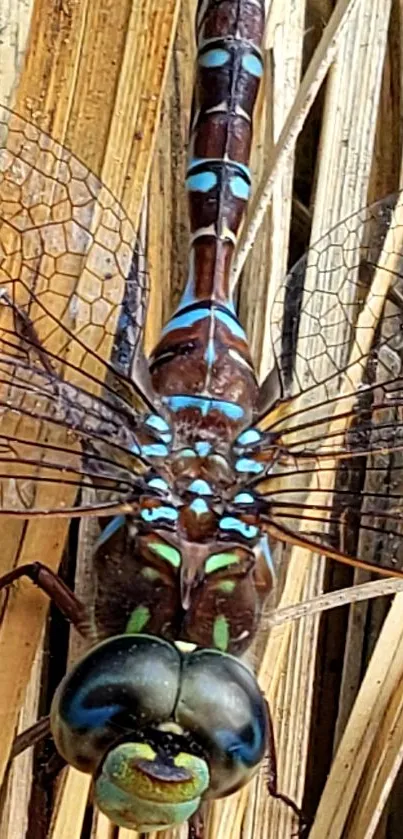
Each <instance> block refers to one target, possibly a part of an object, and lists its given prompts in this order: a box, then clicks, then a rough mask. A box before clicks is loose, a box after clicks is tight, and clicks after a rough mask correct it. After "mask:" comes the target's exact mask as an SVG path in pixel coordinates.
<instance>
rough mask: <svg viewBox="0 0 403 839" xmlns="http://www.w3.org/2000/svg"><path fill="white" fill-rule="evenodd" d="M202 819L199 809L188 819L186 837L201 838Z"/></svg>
mask: <svg viewBox="0 0 403 839" xmlns="http://www.w3.org/2000/svg"><path fill="white" fill-rule="evenodd" d="M203 837H204V819H203V815H202V813H201V811H200V810H198V812H197V813H195V814H194V816H191V818H190V819H189V833H188V839H203Z"/></svg>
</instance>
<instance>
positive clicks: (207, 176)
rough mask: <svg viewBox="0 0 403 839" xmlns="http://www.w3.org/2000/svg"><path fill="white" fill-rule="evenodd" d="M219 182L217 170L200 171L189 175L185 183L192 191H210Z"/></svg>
mask: <svg viewBox="0 0 403 839" xmlns="http://www.w3.org/2000/svg"><path fill="white" fill-rule="evenodd" d="M217 182H218V178H217V175H216V174H215V172H198V173H197V174H196V175H188V176H187V178H186V181H185V185H186V189H188V190H189V191H190V192H210V189H213V188H214V187H215V186H217Z"/></svg>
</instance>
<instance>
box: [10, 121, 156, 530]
mask: <svg viewBox="0 0 403 839" xmlns="http://www.w3.org/2000/svg"><path fill="white" fill-rule="evenodd" d="M0 141H1V147H0V202H1V226H0V273H1V276H0V303H1V304H2V305H1V306H0V416H1V428H0V432H1V438H0V474H1V479H2V480H1V495H0V508H1V511H2V512H6V513H7V514H9V513H10V514H15V513H18V512H20V513H23V514H24V515H25V514H27V512H28V511H31V513H32V514H34V513H41V512H44V511H46V512H56V511H59V512H60V511H63V510H64V511H65V510H68V509H73V508H76V509H77V510H80V509H81V510H84V507H83V505H82V503H81V499H80V497H79V495H77V488H78V487H79V486H81V485H82V484H83V482H84V485H87V484H89V483H90V482H91V481H93V480H95V482H96V483H97V486H101V487H102V488H108V489H109V490H110V491H111V498H112V499H113V503H115V504H116V503H120V504H122V503H123V501H124V499H126V498H128V497H129V496H130V495H133V493H135V492H136V486H137V479H138V476H139V475H141V474H142V472H143V471H144V470H145V468H146V467H147V464H146V463H145V462H144V460H142V459H141V457H139V455H138V454H136V452H138V445H137V438H136V431H137V430H138V429H139V427H140V426H141V421H142V416H143V414H144V412H145V411H148V410H150V408H154V407H155V405H156V404H157V403H156V402H155V403H154V401H153V394H152V389H151V387H150V383H149V380H148V378H147V372H146V363H145V360H144V357H143V355H142V349H141V338H142V329H143V325H144V314H145V309H146V299H147V283H146V277H145V274H144V272H141V271H139V270H136V269H137V264H136V263H135V262H134V261H133V253H134V251H135V244H136V231H135V230H134V228H133V226H132V225H131V223H130V221H129V220H128V218H127V217H126V215H125V213H124V211H123V210H122V208H121V207H120V206H119V204H118V202H116V200H115V199H114V198H113V196H112V195H111V193H110V192H109V190H108V189H107V188H106V187H105V186H104V185H103V184H102V183H101V182H100V181H99V180H98V179H97V178H96V177H95V176H94V175H93V174H92V173H91V172H90V171H89V170H88V169H87V168H86V167H85V166H84V165H83V164H82V163H80V162H79V161H78V160H77V159H76V158H75V157H74V155H73V154H71V153H70V152H69V151H67V150H66V149H64V148H63V147H62V146H61V145H60V144H58V143H56V142H55V141H54V140H52V139H51V138H50V137H48V136H47V135H46V134H44V133H43V132H41V131H40V130H39V129H37V128H35V127H34V126H32V125H31V124H30V123H28V122H26V121H25V120H24V119H22V118H21V117H18V116H16V115H15V114H13V113H12V112H10V111H9V110H8V109H6V108H1V109H0ZM127 299H129V300H130V307H128V306H127V305H125V300H127ZM122 313H124V316H125V317H124V322H122ZM122 323H123V326H122ZM118 324H119V328H120V329H121V330H122V329H124V331H125V335H127V336H129V340H128V342H127V346H128V348H129V349H128V352H129V356H130V357H129V360H128V363H127V364H126V367H125V370H127V371H130V373H131V374H132V373H133V372H135V373H136V374H137V378H136V380H135V381H133V380H132V378H131V377H129V376H128V375H125V373H124V372H121V371H120V370H118V369H116V367H113V366H112V365H111V364H110V363H108V361H107V359H108V357H109V355H110V354H111V352H112V350H113V342H114V334H115V330H116V327H117V325H118ZM122 369H123V368H122ZM39 496H40V498H39ZM98 506H99V505H95V502H94V511H96V510H97V509H98Z"/></svg>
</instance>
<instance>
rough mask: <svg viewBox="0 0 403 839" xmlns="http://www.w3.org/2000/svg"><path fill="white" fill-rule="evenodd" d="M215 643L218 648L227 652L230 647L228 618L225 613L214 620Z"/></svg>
mask: <svg viewBox="0 0 403 839" xmlns="http://www.w3.org/2000/svg"><path fill="white" fill-rule="evenodd" d="M213 643H214V646H215V647H216V648H217V650H222V651H223V652H225V651H226V650H227V649H228V645H229V628H228V621H227V618H226V617H224V615H220V616H219V617H218V618H216V619H215V621H214V626H213Z"/></svg>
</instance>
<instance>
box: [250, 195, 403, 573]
mask: <svg viewBox="0 0 403 839" xmlns="http://www.w3.org/2000/svg"><path fill="white" fill-rule="evenodd" d="M401 206H402V197H401V195H400V196H393V197H392V198H389V199H387V201H386V202H381V203H379V204H377V205H375V207H370V208H367V209H366V210H364V211H362V212H361V213H359V214H358V215H355V216H353V217H351V218H350V219H347V220H346V221H345V222H343V223H342V224H341V225H338V227H336V228H334V230H332V231H330V232H329V233H328V234H327V235H326V236H325V237H324V238H323V239H322V240H320V242H318V243H317V244H316V245H315V246H313V247H312V248H311V250H310V252H309V254H308V255H307V257H305V258H304V260H302V261H301V262H300V263H298V265H297V266H296V268H295V269H293V271H292V272H291V273H290V274H289V275H288V277H287V278H286V281H285V283H284V286H283V288H282V289H281V290H280V293H279V295H278V299H277V301H276V303H275V306H274V310H273V321H272V322H273V338H274V348H275V356H276V366H277V370H278V371H279V375H280V379H281V384H282V393H283V399H282V400H280V401H279V402H278V403H277V405H275V406H274V407H272V408H271V410H269V411H268V412H266V414H265V415H263V416H261V418H260V421H259V423H258V425H259V426H260V428H261V429H262V430H263V431H265V432H267V438H266V439H267V442H268V445H267V447H266V450H265V448H264V447H263V450H262V451H261V452H260V454H259V455H258V457H259V458H260V459H261V460H262V461H266V462H267V461H268V466H267V467H266V473H265V477H263V478H261V479H258V480H255V482H254V486H255V489H256V490H257V491H258V492H259V493H260V495H261V497H262V499H263V500H264V502H265V503H263V505H262V516H263V520H264V521H265V522H266V524H267V527H268V529H269V531H270V532H271V533H272V534H273V535H276V537H277V538H281V539H283V541H286V542H294V543H295V544H305V547H309V549H310V550H318V551H319V552H322V553H325V554H326V555H328V556H333V557H334V558H338V559H343V557H344V561H347V562H349V561H350V559H349V557H354V556H357V555H358V556H359V557H360V558H361V559H363V560H364V561H365V562H367V563H369V564H373V565H376V566H379V565H381V564H385V565H387V566H389V567H394V566H395V565H396V567H400V568H401V567H402V566H403V538H402V536H403V532H402V521H403V505H402V502H401V492H402V489H403V471H402V466H403V459H402V453H403V367H402V363H403V306H402V300H403V294H402V292H403V271H402V254H403V245H402V240H403V218H402V211H401ZM292 292H294V297H293V294H292ZM284 307H285V314H284ZM280 309H282V310H283V314H284V320H283V323H282V325H281V326H280ZM275 451H276V452H277V455H276V458H275V462H274V461H273V452H275ZM271 458H272V462H271V463H270V459H271ZM359 534H360V536H359ZM304 540H305V541H304ZM336 554H337V556H336ZM357 564H359V563H357Z"/></svg>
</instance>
